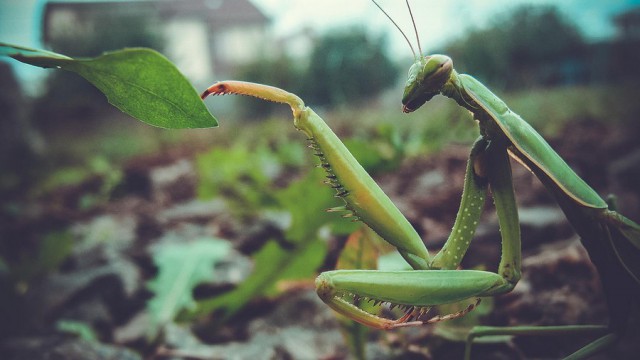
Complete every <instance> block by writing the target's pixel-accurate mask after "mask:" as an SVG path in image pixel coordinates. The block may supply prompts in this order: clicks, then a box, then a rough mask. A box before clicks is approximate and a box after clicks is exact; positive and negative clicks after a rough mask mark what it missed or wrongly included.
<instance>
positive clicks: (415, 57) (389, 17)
mask: <svg viewBox="0 0 640 360" xmlns="http://www.w3.org/2000/svg"><path fill="white" fill-rule="evenodd" d="M371 1H373V3H374V4H376V6H377V7H378V9H380V11H382V13H383V14H385V15H386V16H387V18H388V19H389V20H391V22H392V23H393V25H395V26H396V29H398V31H400V33H401V34H402V36H404V39H405V40H407V44H409V48H410V49H411V52H412V53H413V58H414V59H416V60H417V59H418V57H417V56H416V51H415V50H413V46H411V41H409V38H408V37H407V35H406V34H405V33H404V31H402V29H400V26H398V24H396V22H395V21H393V19H392V18H391V16H389V14H387V12H386V11H384V9H383V8H382V7H381V6H380V4H378V3H377V2H376V0H371ZM407 5H409V3H407ZM409 13H411V8H409ZM411 19H413V15H411ZM415 25H416V23H415V22H414V23H413V26H414V27H415ZM417 35H418V34H417V33H416V36H417ZM418 44H420V41H418ZM420 56H422V51H420Z"/></svg>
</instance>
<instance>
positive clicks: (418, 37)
mask: <svg viewBox="0 0 640 360" xmlns="http://www.w3.org/2000/svg"><path fill="white" fill-rule="evenodd" d="M405 1H406V3H407V9H409V15H411V22H412V23H413V31H414V32H415V33H416V40H417V42H418V51H420V56H422V47H421V46H420V36H418V28H417V27H416V19H414V18H413V12H411V6H410V5H409V0H405ZM414 55H415V54H414Z"/></svg>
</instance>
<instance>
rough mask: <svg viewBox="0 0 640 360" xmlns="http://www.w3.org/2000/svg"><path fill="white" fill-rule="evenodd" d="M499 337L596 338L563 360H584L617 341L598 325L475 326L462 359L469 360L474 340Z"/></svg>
mask: <svg viewBox="0 0 640 360" xmlns="http://www.w3.org/2000/svg"><path fill="white" fill-rule="evenodd" d="M499 335H512V336H515V335H525V336H527V335H529V336H557V335H586V336H598V338H597V339H596V340H594V341H592V342H590V343H588V344H587V345H585V346H584V347H582V348H580V349H579V350H578V351H576V352H574V353H573V354H571V355H569V356H567V357H566V358H564V359H565V360H579V359H585V358H587V357H589V356H591V355H594V354H596V353H599V352H600V351H602V350H605V349H607V348H608V347H610V346H611V345H613V344H614V343H615V341H616V340H617V339H618V337H619V336H618V334H616V333H612V332H611V331H610V329H609V328H608V327H607V326H600V325H567V326H514V327H498V326H476V327H474V328H473V329H472V330H471V332H470V333H469V335H468V336H467V343H466V346H465V353H464V358H465V360H471V346H472V345H473V342H474V340H475V339H478V338H481V337H487V336H499Z"/></svg>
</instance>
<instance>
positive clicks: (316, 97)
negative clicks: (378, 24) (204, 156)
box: [234, 29, 398, 117]
mask: <svg viewBox="0 0 640 360" xmlns="http://www.w3.org/2000/svg"><path fill="white" fill-rule="evenodd" d="M385 48H386V46H385V40H384V38H383V37H379V38H376V39H371V38H370V37H368V36H367V34H366V33H365V32H364V30H363V29H349V30H341V31H336V32H331V33H329V34H326V35H324V36H322V37H321V38H319V39H318V40H317V41H316V44H315V45H314V47H313V50H312V51H311V55H310V57H309V59H308V60H304V59H303V60H301V61H295V60H292V59H291V58H289V57H287V56H286V55H282V56H280V57H278V58H275V59H259V60H257V61H255V62H251V63H250V64H247V65H244V66H241V67H239V69H238V71H237V72H236V74H235V75H234V77H236V78H238V79H244V80H246V81H251V82H257V83H263V84H268V85H272V86H277V87H280V88H283V89H285V90H287V91H290V92H293V93H295V94H297V95H299V96H300V97H301V98H302V99H303V100H304V101H305V102H306V103H308V104H310V105H326V106H336V105H341V104H346V103H354V102H359V101H363V100H365V99H368V98H371V97H373V96H376V95H378V94H379V93H380V92H381V91H382V90H384V89H385V88H387V87H389V86H391V85H393V83H394V81H395V80H396V79H397V77H398V71H397V70H398V69H397V68H396V67H395V65H394V64H393V62H392V61H391V60H390V59H389V57H388V56H387V55H386V53H385V51H384V49H385ZM306 64H308V65H306ZM241 103H242V106H238V108H239V109H240V111H243V112H244V115H245V117H253V116H261V117H264V116H266V115H268V114H269V113H270V112H271V111H270V109H273V107H272V106H271V105H270V104H268V103H265V102H264V101H260V100H253V99H242V100H241Z"/></svg>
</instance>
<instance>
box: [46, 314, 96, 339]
mask: <svg viewBox="0 0 640 360" xmlns="http://www.w3.org/2000/svg"><path fill="white" fill-rule="evenodd" d="M56 330H58V331H60V332H63V333H68V334H74V335H76V336H78V337H79V338H80V339H82V340H86V341H89V342H97V341H98V335H97V334H96V332H95V331H93V329H92V328H91V326H90V325H89V324H87V323H84V322H81V321H74V320H64V319H61V320H58V321H56Z"/></svg>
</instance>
